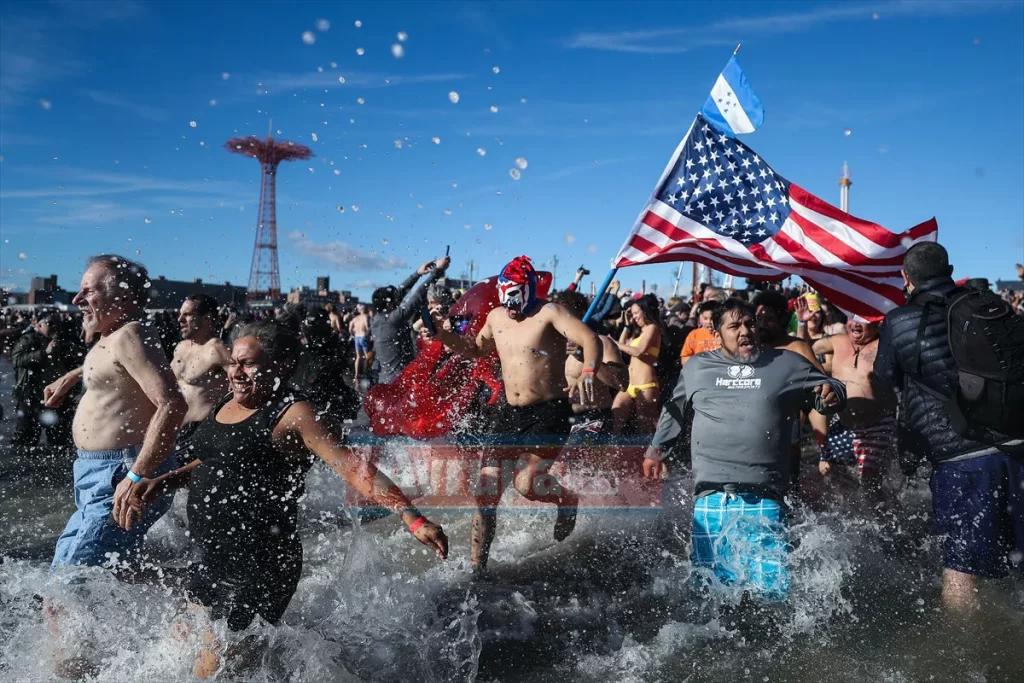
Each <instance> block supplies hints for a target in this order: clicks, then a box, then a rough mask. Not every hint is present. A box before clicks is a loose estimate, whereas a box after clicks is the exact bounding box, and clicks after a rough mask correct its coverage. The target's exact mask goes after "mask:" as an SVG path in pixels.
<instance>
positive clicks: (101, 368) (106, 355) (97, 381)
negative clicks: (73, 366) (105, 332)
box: [82, 339, 127, 391]
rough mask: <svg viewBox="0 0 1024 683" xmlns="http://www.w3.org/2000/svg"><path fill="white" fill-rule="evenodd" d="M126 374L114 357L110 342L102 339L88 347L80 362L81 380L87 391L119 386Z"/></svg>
mask: <svg viewBox="0 0 1024 683" xmlns="http://www.w3.org/2000/svg"><path fill="white" fill-rule="evenodd" d="M126 376H127V375H126V373H125V371H124V368H122V367H121V364H120V363H118V362H117V359H116V358H115V357H114V354H113V352H112V350H111V346H110V342H109V341H106V340H103V339H100V341H98V342H97V343H96V345H95V346H93V347H92V349H90V351H89V353H88V354H86V356H85V362H84V363H82V382H83V383H84V384H85V388H86V389H87V390H89V391H97V390H103V389H104V388H112V387H117V386H120V385H121V383H122V382H123V380H124V378H125V377H126Z"/></svg>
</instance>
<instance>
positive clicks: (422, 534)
mask: <svg viewBox="0 0 1024 683" xmlns="http://www.w3.org/2000/svg"><path fill="white" fill-rule="evenodd" d="M412 535H413V536H415V537H416V540H417V541H419V542H420V543H422V544H423V545H425V546H427V547H428V548H431V549H432V550H434V551H435V552H437V554H438V556H440V558H441V559H442V560H444V559H446V558H447V557H448V537H447V536H445V534H444V529H442V528H441V525H440V524H434V523H433V522H429V521H428V522H424V523H423V524H421V525H420V528H419V529H417V530H416V531H414V532H412Z"/></svg>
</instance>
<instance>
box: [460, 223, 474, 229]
mask: <svg viewBox="0 0 1024 683" xmlns="http://www.w3.org/2000/svg"><path fill="white" fill-rule="evenodd" d="M462 227H464V228H465V229H466V230H469V229H470V228H471V227H472V226H471V225H470V224H469V223H466V224H465V225H464V226H462Z"/></svg>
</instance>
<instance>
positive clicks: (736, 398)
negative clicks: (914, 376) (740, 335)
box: [653, 347, 846, 500]
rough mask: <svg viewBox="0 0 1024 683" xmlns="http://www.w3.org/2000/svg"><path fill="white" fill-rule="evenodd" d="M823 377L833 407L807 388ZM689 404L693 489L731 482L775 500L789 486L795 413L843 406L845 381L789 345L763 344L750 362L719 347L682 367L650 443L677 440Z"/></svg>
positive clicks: (833, 410)
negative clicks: (785, 347) (830, 391)
mask: <svg viewBox="0 0 1024 683" xmlns="http://www.w3.org/2000/svg"><path fill="white" fill-rule="evenodd" d="M825 382H827V383H829V384H831V385H832V389H833V391H835V392H836V393H837V394H838V395H839V403H838V404H837V405H836V406H833V407H826V406H825V405H823V404H822V403H821V400H820V398H819V397H818V396H817V394H815V393H814V388H815V387H817V386H818V385H820V384H823V383H825ZM688 404H692V406H693V409H694V418H693V430H692V432H691V439H690V442H691V448H692V454H693V455H692V459H693V478H694V482H695V484H696V486H697V491H698V493H700V492H702V491H703V490H706V489H708V488H712V489H713V488H716V487H717V486H719V485H723V484H736V485H737V486H738V488H740V489H742V488H743V486H748V487H750V488H751V489H752V490H757V491H760V490H764V491H766V492H768V493H769V494H774V495H775V496H778V498H779V499H780V500H781V498H782V497H783V496H785V495H786V492H787V490H788V489H789V481H790V479H789V473H790V456H789V445H790V434H791V433H792V424H793V419H794V417H795V415H796V414H797V412H798V411H800V410H806V409H809V408H814V409H816V410H818V412H820V413H823V414H831V413H836V412H838V411H840V410H842V409H843V408H844V407H845V405H846V385H845V384H843V383H842V382H840V381H839V380H835V379H832V378H830V377H828V376H827V375H825V374H823V373H822V372H820V371H819V370H817V369H816V368H815V367H814V366H813V365H812V364H811V363H810V362H809V361H807V359H805V358H804V357H803V356H801V355H799V354H796V353H793V352H791V351H781V350H779V349H774V348H770V347H762V348H761V354H760V356H758V358H757V360H756V361H754V362H753V363H750V364H744V363H738V362H737V361H734V360H730V359H729V358H727V357H726V356H725V355H724V354H723V352H722V351H721V350H718V351H711V352H708V353H702V354H699V355H696V356H694V357H693V358H691V359H690V361H689V362H688V363H687V364H686V365H685V366H684V367H683V371H682V373H680V375H679V382H678V383H677V384H676V388H675V391H674V392H673V393H672V399H671V400H670V401H669V402H668V403H666V404H665V407H664V408H663V409H662V411H661V419H660V420H659V421H658V430H657V432H656V433H655V435H654V441H653V445H655V446H662V447H666V448H667V447H670V446H672V445H674V444H675V443H676V441H677V440H678V439H679V437H680V434H681V432H682V423H683V416H684V415H685V414H686V407H687V405H688Z"/></svg>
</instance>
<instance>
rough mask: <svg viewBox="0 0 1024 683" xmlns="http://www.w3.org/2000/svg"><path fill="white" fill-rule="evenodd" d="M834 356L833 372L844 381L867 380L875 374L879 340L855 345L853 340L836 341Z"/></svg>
mask: <svg viewBox="0 0 1024 683" xmlns="http://www.w3.org/2000/svg"><path fill="white" fill-rule="evenodd" d="M834 348H835V354H834V355H833V358H832V374H833V376H835V377H836V379H841V380H844V381H854V380H866V379H869V378H870V377H871V376H872V375H873V374H874V368H875V358H876V357H877V355H878V342H877V341H875V342H872V343H870V344H868V345H867V346H860V347H858V346H854V345H853V344H852V343H851V342H849V341H847V340H844V341H843V342H841V343H840V342H835V344H834Z"/></svg>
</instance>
